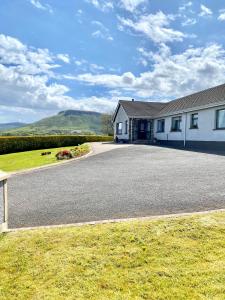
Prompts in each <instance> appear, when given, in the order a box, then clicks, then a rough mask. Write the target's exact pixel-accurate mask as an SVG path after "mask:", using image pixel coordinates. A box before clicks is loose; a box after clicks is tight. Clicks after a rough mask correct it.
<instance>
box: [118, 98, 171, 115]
mask: <svg viewBox="0 0 225 300" xmlns="http://www.w3.org/2000/svg"><path fill="white" fill-rule="evenodd" d="M119 103H120V104H121V105H122V107H123V109H124V110H125V112H126V114H127V115H128V117H150V118H151V117H154V116H155V115H156V114H158V113H159V112H160V111H161V110H162V108H163V107H164V106H165V105H166V103H162V102H143V101H126V100H120V101H119Z"/></svg>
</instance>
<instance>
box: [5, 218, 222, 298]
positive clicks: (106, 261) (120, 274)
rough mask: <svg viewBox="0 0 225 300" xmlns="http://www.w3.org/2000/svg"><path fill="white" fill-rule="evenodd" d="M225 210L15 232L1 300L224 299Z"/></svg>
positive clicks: (8, 247)
mask: <svg viewBox="0 0 225 300" xmlns="http://www.w3.org/2000/svg"><path fill="white" fill-rule="evenodd" d="M224 241H225V213H214V214H207V215H198V216H193V217H182V218H174V219H161V220H154V221H134V222H128V223H126V222H125V223H117V224H104V225H95V226H84V227H67V228H57V229H41V230H34V231H23V232H21V231H20V232H12V233H8V234H5V235H1V238H0V253H1V259H0V299H1V300H8V299H10V300H13V299H17V300H20V299H22V300H23V299H38V300H39V299H48V300H49V299H57V300H61V299H62V300H64V299H76V300H80V299H85V300H86V299H93V300H95V299H98V300H105V299H112V300H120V299H121V300H122V299H124V300H134V299H135V300H139V299H157V300H161V299H168V300H170V299H171V300H172V299H179V300H180V299H185V300H187V299H191V300H192V299H224V295H225V284H224V282H225V251H224V245H225V244H224Z"/></svg>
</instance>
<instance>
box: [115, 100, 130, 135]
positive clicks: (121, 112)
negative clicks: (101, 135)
mask: <svg viewBox="0 0 225 300" xmlns="http://www.w3.org/2000/svg"><path fill="white" fill-rule="evenodd" d="M126 121H127V122H128V128H127V134H125V122H126ZM120 122H122V123H123V128H122V134H119V135H118V134H116V124H117V123H120ZM129 126H130V124H129V118H128V116H127V114H126V112H125V111H124V109H123V107H122V106H121V105H120V108H119V110H118V112H117V116H116V119H115V122H114V126H113V127H114V138H116V136H117V137H118V139H119V140H127V141H128V140H129Z"/></svg>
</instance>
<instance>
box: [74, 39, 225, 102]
mask: <svg viewBox="0 0 225 300" xmlns="http://www.w3.org/2000/svg"><path fill="white" fill-rule="evenodd" d="M141 49H142V52H143V53H144V57H145V59H148V60H149V61H151V63H152V70H151V71H148V72H144V73H141V74H140V76H138V77H136V76H134V74H132V73H131V72H127V73H124V74H122V75H111V74H100V75H93V74H90V73H87V74H82V75H78V76H77V77H76V80H78V81H81V82H85V83H87V84H89V85H97V86H105V87H108V88H110V89H116V90H118V89H122V90H124V91H131V92H133V94H134V95H137V96H139V97H145V98H146V97H152V98H155V99H162V98H164V99H169V98H171V97H179V96H184V95H186V94H189V93H192V92H194V91H199V90H202V89H205V88H207V87H211V86H214V85H217V84H220V83H224V78H225V50H224V49H223V48H222V46H220V45H217V44H212V45H210V46H208V47H206V48H203V47H202V48H189V49H187V50H186V51H185V52H183V53H181V54H176V55H173V54H172V53H171V50H170V48H169V47H168V46H166V45H164V44H162V45H161V47H160V50H159V52H157V53H153V52H151V51H150V52H148V51H146V50H144V49H143V48H141Z"/></svg>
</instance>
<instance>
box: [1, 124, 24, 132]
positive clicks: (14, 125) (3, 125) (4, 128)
mask: <svg viewBox="0 0 225 300" xmlns="http://www.w3.org/2000/svg"><path fill="white" fill-rule="evenodd" d="M25 125H27V124H25V123H21V122H13V123H0V130H8V129H13V128H19V127H23V126H25Z"/></svg>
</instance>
